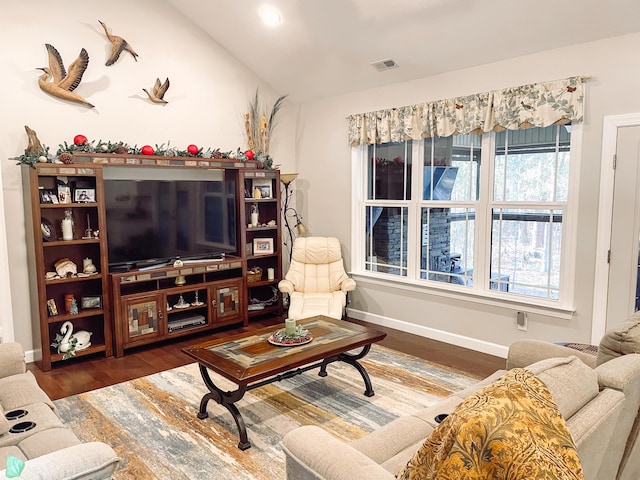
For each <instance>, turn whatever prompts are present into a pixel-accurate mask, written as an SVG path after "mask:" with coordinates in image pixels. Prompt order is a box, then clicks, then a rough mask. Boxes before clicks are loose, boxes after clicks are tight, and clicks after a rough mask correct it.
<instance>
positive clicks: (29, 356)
mask: <svg viewBox="0 0 640 480" xmlns="http://www.w3.org/2000/svg"><path fill="white" fill-rule="evenodd" d="M36 352H37V353H38V354H39V353H40V350H27V351H26V352H24V361H25V362H27V363H33V362H35V361H36V358H42V357H41V356H40V355H38V356H37V357H36Z"/></svg>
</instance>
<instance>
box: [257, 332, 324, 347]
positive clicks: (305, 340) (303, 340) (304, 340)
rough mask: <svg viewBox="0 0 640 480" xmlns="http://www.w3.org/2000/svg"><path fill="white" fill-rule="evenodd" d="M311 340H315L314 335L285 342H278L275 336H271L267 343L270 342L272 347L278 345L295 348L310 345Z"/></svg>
mask: <svg viewBox="0 0 640 480" xmlns="http://www.w3.org/2000/svg"><path fill="white" fill-rule="evenodd" d="M311 340H313V335H306V336H304V337H300V338H295V339H290V340H284V341H282V342H279V341H277V340H276V339H275V338H274V337H273V334H271V335H269V338H267V342H269V343H270V344H271V345H277V346H278V347H295V346H297V345H304V344H305V343H309V342H310V341H311Z"/></svg>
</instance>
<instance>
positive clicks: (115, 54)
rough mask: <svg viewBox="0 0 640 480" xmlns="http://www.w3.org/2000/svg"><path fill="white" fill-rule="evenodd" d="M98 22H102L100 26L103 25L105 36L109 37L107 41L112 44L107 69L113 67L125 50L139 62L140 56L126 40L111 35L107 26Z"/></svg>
mask: <svg viewBox="0 0 640 480" xmlns="http://www.w3.org/2000/svg"><path fill="white" fill-rule="evenodd" d="M98 21H99V22H100V25H102V28H103V29H104V34H105V35H106V36H107V39H108V40H109V42H111V52H110V53H109V58H108V59H107V63H105V65H106V66H107V67H108V66H110V65H113V64H114V63H115V62H116V60H118V58H119V57H120V54H121V53H122V52H123V51H124V50H126V51H127V52H129V53H130V54H131V56H132V57H133V59H134V60H135V61H136V62H137V61H138V54H137V53H136V52H134V51H133V48H131V45H129V43H128V42H127V41H126V40H125V39H124V38H122V37H119V36H117V35H112V34H110V33H109V30H107V24H106V23H104V22H102V21H100V20H98Z"/></svg>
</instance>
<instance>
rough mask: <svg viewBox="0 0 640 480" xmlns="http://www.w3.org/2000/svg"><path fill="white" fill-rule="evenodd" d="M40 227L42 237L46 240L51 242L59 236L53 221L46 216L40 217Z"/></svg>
mask: <svg viewBox="0 0 640 480" xmlns="http://www.w3.org/2000/svg"><path fill="white" fill-rule="evenodd" d="M40 228H41V229H42V239H43V240H44V241H45V242H51V241H53V240H55V239H56V238H57V237H56V229H55V228H54V227H53V225H52V224H51V222H50V221H49V220H47V219H46V218H41V219H40Z"/></svg>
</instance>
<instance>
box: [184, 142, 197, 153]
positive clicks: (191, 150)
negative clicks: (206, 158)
mask: <svg viewBox="0 0 640 480" xmlns="http://www.w3.org/2000/svg"><path fill="white" fill-rule="evenodd" d="M199 151H200V149H199V148H198V147H197V146H196V145H194V144H193V143H192V144H191V145H189V146H188V147H187V152H189V153H190V154H191V155H196V154H197V153H198V152H199Z"/></svg>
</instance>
